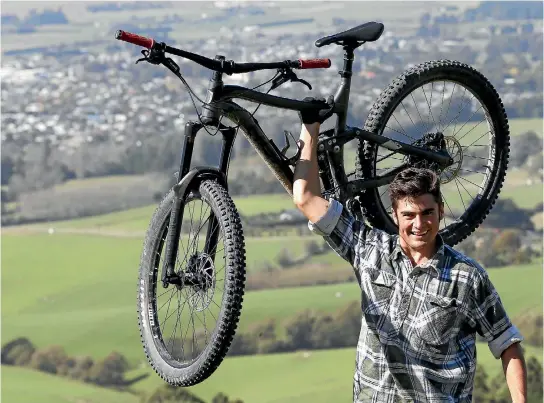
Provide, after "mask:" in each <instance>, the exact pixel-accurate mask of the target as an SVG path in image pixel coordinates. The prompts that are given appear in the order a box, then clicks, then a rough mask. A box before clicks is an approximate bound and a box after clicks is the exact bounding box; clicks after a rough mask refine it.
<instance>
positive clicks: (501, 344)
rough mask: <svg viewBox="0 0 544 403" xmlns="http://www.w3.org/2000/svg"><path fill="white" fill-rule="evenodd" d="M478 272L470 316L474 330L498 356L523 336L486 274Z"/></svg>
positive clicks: (494, 354)
mask: <svg viewBox="0 0 544 403" xmlns="http://www.w3.org/2000/svg"><path fill="white" fill-rule="evenodd" d="M481 270H483V269H481ZM479 274H480V275H479V276H477V279H476V280H475V282H474V284H473V287H474V288H473V291H474V293H473V301H474V305H473V309H472V317H473V320H474V325H475V327H476V331H477V332H478V334H479V335H481V336H482V337H483V338H484V339H485V340H486V341H487V343H488V346H489V349H490V351H491V353H492V354H493V356H494V357H495V358H500V357H501V355H502V353H503V351H504V350H506V349H507V348H508V347H510V346H511V345H512V344H514V343H519V342H521V341H523V336H522V335H521V333H520V331H519V330H518V329H517V328H516V326H514V325H513V324H512V322H511V321H510V318H509V317H508V315H507V313H506V310H505V309H504V306H503V304H502V301H501V299H500V297H499V294H498V293H497V290H496V289H495V287H494V286H493V284H492V283H491V281H490V280H489V277H488V276H487V274H486V273H481V272H480V273H479Z"/></svg>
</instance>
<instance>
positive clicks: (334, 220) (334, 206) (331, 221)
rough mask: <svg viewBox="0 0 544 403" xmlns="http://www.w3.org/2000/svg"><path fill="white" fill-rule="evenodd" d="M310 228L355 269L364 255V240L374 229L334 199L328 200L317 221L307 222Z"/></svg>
mask: <svg viewBox="0 0 544 403" xmlns="http://www.w3.org/2000/svg"><path fill="white" fill-rule="evenodd" d="M308 227H309V228H310V230H311V231H312V232H313V233H315V234H318V235H321V236H323V237H324V239H325V241H326V242H327V244H328V245H329V246H330V247H331V248H332V249H333V250H334V251H335V252H336V253H337V254H338V256H340V257H341V258H343V259H344V260H346V261H348V262H349V263H350V264H351V265H352V266H353V268H354V269H355V271H356V274H357V275H358V272H357V269H356V267H358V262H359V261H360V260H361V259H362V257H363V255H364V250H365V246H366V240H367V238H368V237H369V235H370V234H371V233H372V232H373V231H374V230H373V229H372V228H370V227H369V226H368V225H366V223H365V222H364V221H360V220H357V219H356V218H355V217H354V216H353V215H352V214H351V213H350V212H349V210H348V209H345V208H344V207H343V206H342V204H341V203H339V202H338V201H336V200H334V199H332V198H331V199H330V200H329V208H328V209H327V212H326V213H325V214H324V215H323V216H322V217H321V218H320V219H319V220H317V222H315V223H312V222H310V221H309V222H308Z"/></svg>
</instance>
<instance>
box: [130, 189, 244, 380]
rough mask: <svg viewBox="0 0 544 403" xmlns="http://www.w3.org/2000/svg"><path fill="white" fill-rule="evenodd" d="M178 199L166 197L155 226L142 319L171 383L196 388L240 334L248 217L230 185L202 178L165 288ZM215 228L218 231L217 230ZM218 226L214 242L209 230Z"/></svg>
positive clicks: (144, 336) (144, 266) (150, 350)
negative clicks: (165, 267) (174, 278)
mask: <svg viewBox="0 0 544 403" xmlns="http://www.w3.org/2000/svg"><path fill="white" fill-rule="evenodd" d="M173 200H174V192H173V191H171V192H170V193H169V194H168V195H167V196H166V197H165V198H164V199H163V201H162V202H161V203H160V205H159V207H158V208H157V210H156V211H155V214H154V215H153V218H152V221H151V224H150V227H149V229H148V232H147V235H146V239H145V244H144V250H143V253H142V257H141V263H140V281H139V285H138V321H139V327H140V334H141V340H142V343H143V346H144V350H145V353H146V355H147V358H148V361H149V363H150V364H151V366H152V367H153V369H154V370H155V371H156V372H157V374H158V375H159V376H160V377H161V378H162V379H164V380H165V381H166V382H168V383H169V384H171V385H178V386H191V385H195V384H197V383H200V382H202V381H203V380H205V379H206V378H208V377H209V376H210V375H211V374H212V373H213V372H214V371H215V370H216V369H217V367H218V366H219V364H220V363H221V362H222V360H223V358H224V357H225V355H226V354H227V352H228V350H229V347H230V344H231V342H232V339H233V337H234V335H235V332H236V328H237V325H238V320H239V316H240V312H241V309H242V300H243V295H244V287H245V245H244V237H243V234H242V225H241V220H240V217H239V215H238V212H237V210H236V207H235V206H234V203H233V201H232V199H231V198H230V196H229V195H228V193H227V191H226V190H225V189H224V187H223V186H221V185H220V184H219V183H217V182H215V181H211V180H206V181H203V182H202V183H201V184H200V185H199V186H198V188H197V189H193V190H191V191H190V192H189V193H188V195H187V197H186V199H185V200H184V201H183V202H184V213H183V221H182V232H181V235H180V240H179V252H178V256H177V259H176V268H175V273H176V274H177V275H178V276H179V278H180V279H183V280H181V281H180V283H179V284H169V285H168V287H167V288H164V287H163V286H162V282H161V275H162V263H163V260H164V259H165V256H164V255H165V249H166V248H165V246H166V237H167V234H168V225H169V222H170V211H171V209H172V202H173ZM210 227H211V229H210ZM210 231H216V233H217V234H218V236H217V238H216V239H217V243H216V247H215V248H213V247H212V248H210V247H209V245H208V247H206V238H207V236H206V234H208V233H210Z"/></svg>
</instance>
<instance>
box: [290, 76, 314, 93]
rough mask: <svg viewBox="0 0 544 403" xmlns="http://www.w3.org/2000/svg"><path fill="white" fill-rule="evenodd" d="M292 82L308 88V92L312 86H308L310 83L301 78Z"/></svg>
mask: <svg viewBox="0 0 544 403" xmlns="http://www.w3.org/2000/svg"><path fill="white" fill-rule="evenodd" d="M293 81H298V82H299V83H302V84H304V85H305V86H306V87H308V88H309V89H310V90H311V89H312V86H311V85H310V83H309V82H308V81H306V80H303V79H302V78H298V77H297V78H296V80H293Z"/></svg>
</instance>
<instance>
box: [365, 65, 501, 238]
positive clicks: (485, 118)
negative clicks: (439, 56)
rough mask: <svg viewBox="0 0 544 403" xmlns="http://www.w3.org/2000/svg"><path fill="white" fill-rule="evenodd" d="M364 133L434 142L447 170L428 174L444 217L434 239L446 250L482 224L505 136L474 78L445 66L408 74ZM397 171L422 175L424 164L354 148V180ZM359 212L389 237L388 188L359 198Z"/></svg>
mask: <svg viewBox="0 0 544 403" xmlns="http://www.w3.org/2000/svg"><path fill="white" fill-rule="evenodd" d="M365 130H368V131H371V132H374V133H378V134H381V135H383V136H386V137H389V138H392V139H394V140H397V141H400V142H404V143H409V144H414V143H416V142H418V143H422V142H423V143H427V144H430V143H429V139H430V138H431V137H432V136H436V135H439V136H441V138H442V139H443V143H442V146H443V148H445V149H446V150H447V151H448V152H449V153H450V155H451V156H452V157H453V159H454V161H455V162H454V164H453V165H451V166H450V167H448V168H446V169H444V170H439V169H435V171H436V172H437V173H438V174H439V175H440V179H441V191H442V197H443V200H444V212H445V217H444V219H443V221H442V223H441V228H440V234H441V235H442V237H443V238H444V241H445V242H446V243H447V244H449V245H451V246H453V245H455V244H457V243H458V242H460V241H462V240H463V239H465V238H466V237H467V236H468V235H470V234H471V233H472V232H473V231H474V230H475V229H476V228H477V227H478V226H479V225H480V224H481V223H482V222H483V220H484V219H485V217H486V216H487V214H488V213H489V211H490V210H491V208H492V206H493V204H494V203H495V201H496V200H497V198H498V196H499V192H500V189H501V187H502V184H503V182H504V178H505V175H506V171H507V166H508V157H509V147H510V134H509V129H508V120H507V117H506V113H505V110H504V107H503V104H502V102H501V100H500V98H499V95H498V94H497V92H496V90H495V89H494V88H493V86H492V85H491V84H490V83H489V81H488V80H487V79H486V78H485V77H484V76H483V75H482V74H481V73H479V72H478V71H476V70H475V69H473V68H472V67H470V66H468V65H466V64H462V63H459V62H454V61H449V60H441V61H432V62H427V63H423V64H420V65H418V66H415V67H413V68H411V69H409V70H407V71H406V72H404V73H403V74H402V75H400V76H399V77H397V78H396V79H395V80H394V81H393V82H392V83H391V85H389V87H387V88H386V89H385V90H384V91H383V92H382V94H381V96H380V97H379V98H378V100H377V101H376V102H375V104H374V106H373V107H372V109H371V111H370V113H369V116H368V118H367V120H366V122H365ZM429 148H431V149H432V147H429ZM403 163H408V164H410V165H411V166H418V165H420V166H427V167H428V164H427V163H426V161H421V160H419V161H418V160H416V159H414V158H413V157H412V158H407V157H405V156H404V155H402V154H399V153H395V152H391V151H390V150H387V149H385V148H382V147H380V146H378V145H376V144H370V143H366V142H360V143H359V146H358V150H357V163H356V167H357V175H358V176H359V177H364V178H372V177H375V176H378V175H381V174H383V172H384V171H386V170H388V169H391V168H395V167H397V166H399V165H400V164H403ZM435 168H436V167H435ZM431 169H433V167H431ZM361 204H362V206H363V209H364V212H365V216H366V217H367V220H368V221H369V223H370V224H371V225H372V226H374V227H377V228H380V229H383V230H385V231H387V232H389V233H391V234H393V233H397V231H398V229H397V226H396V225H395V223H394V221H393V219H392V210H391V202H390V198H389V186H388V185H386V186H381V187H378V188H374V189H369V190H367V193H366V194H365V196H364V197H362V198H361Z"/></svg>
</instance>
